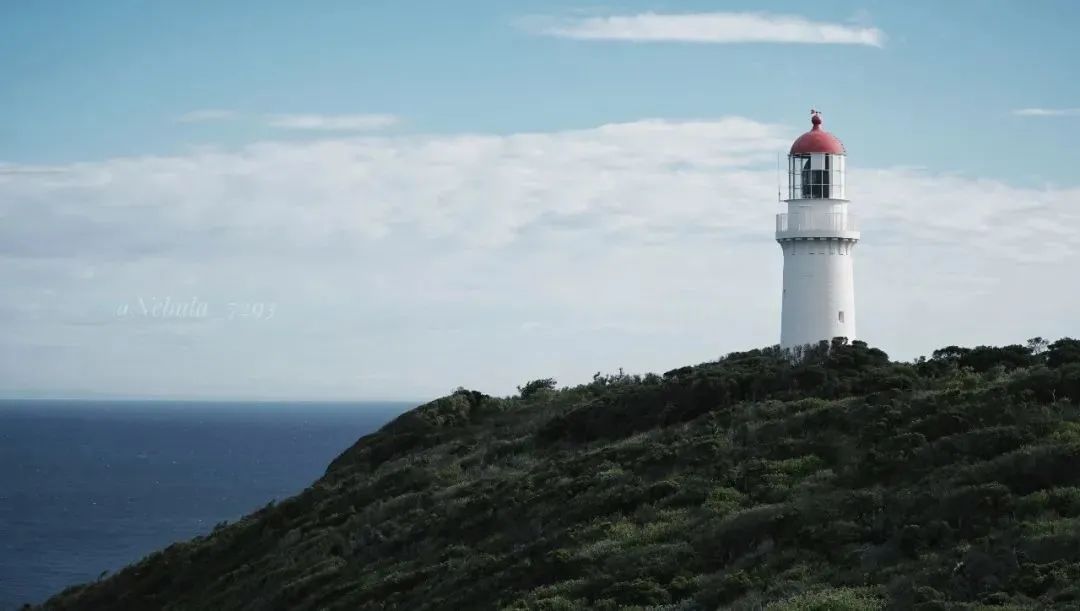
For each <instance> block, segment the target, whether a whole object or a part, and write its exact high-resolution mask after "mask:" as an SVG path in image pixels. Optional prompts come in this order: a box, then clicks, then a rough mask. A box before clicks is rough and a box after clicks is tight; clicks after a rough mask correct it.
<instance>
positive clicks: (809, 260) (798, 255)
mask: <svg viewBox="0 0 1080 611" xmlns="http://www.w3.org/2000/svg"><path fill="white" fill-rule="evenodd" d="M810 123H811V129H810V131H808V132H806V133H805V134H803V135H801V136H799V137H798V138H797V139H796V140H795V142H794V143H793V144H792V145H791V151H790V152H789V153H788V164H787V167H788V172H787V174H788V191H787V199H786V200H784V203H785V204H787V211H786V212H782V213H780V214H777V215H776V241H777V242H779V243H780V249H781V250H782V251H783V255H784V292H783V298H782V300H781V304H782V305H781V314H780V318H781V322H780V347H782V348H795V347H798V346H802V345H804V344H816V343H818V342H819V341H821V340H830V339H832V338H834V337H846V338H848V339H849V340H852V339H855V277H854V273H853V271H854V270H853V268H854V266H853V257H854V254H855V244H856V243H858V241H859V231H858V226H857V224H856V222H855V218H854V217H853V216H852V215H851V214H850V213H849V212H848V200H847V192H846V185H845V179H846V175H845V170H846V165H847V164H846V163H845V159H846V157H847V155H846V152H845V150H844V145H843V144H841V142H840V140H838V139H837V138H836V136H833V135H832V134H830V133H829V132H827V131H825V130H824V129H822V127H821V114H820V113H818V112H817V111H811V112H810Z"/></svg>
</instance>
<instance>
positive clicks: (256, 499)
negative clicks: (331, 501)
mask: <svg viewBox="0 0 1080 611" xmlns="http://www.w3.org/2000/svg"><path fill="white" fill-rule="evenodd" d="M413 405H415V404H414V403H408V404H406V403H349V404H346V403H254V402H251V403H239V402H237V403H231V402H230V403H210V402H171V401H170V402H165V401H0V611H2V610H6V609H17V608H18V607H19V606H21V605H22V604H23V603H27V602H30V603H39V602H42V601H44V600H45V599H46V598H48V597H49V596H51V595H52V594H55V593H57V592H59V591H61V590H63V589H64V588H66V587H67V586H70V585H73V584H76V583H82V582H86V581H92V580H95V579H97V578H98V577H99V576H101V575H102V574H103V573H104V572H105V571H116V570H118V569H120V568H123V567H124V566H126V565H128V564H130V563H132V562H135V561H137V560H139V559H140V558H142V557H144V556H146V555H147V554H149V553H151V552H153V551H155V550H158V549H161V548H163V547H166V546H168V545H169V544H170V543H173V542H175V541H182V540H186V539H190V538H191V537H194V536H196V535H201V534H206V533H209V532H210V531H211V530H212V529H213V528H214V525H215V524H217V523H219V522H222V521H224V520H229V521H233V520H236V519H237V518H240V517H241V516H243V515H245V514H247V513H250V512H251V511H253V510H255V509H258V508H260V507H262V506H264V505H266V504H267V503H268V502H270V501H271V500H281V499H284V498H286V497H289V496H292V495H294V494H296V493H298V492H300V491H302V490H303V489H304V488H305V487H307V486H308V485H309V484H311V483H312V482H314V481H315V480H316V479H318V478H319V477H320V476H321V475H322V474H323V472H324V470H325V469H326V466H327V464H329V462H330V461H331V460H332V459H333V458H334V457H335V456H337V455H338V454H339V453H340V452H341V451H343V450H345V449H346V448H347V447H349V446H350V445H352V443H353V442H355V441H356V439H357V438H359V437H361V436H363V435H365V434H367V433H370V432H373V431H374V430H376V429H378V428H379V427H380V426H382V425H383V424H384V423H386V422H387V421H389V420H390V419H392V418H393V417H394V416H396V415H398V414H400V413H401V412H403V411H405V410H407V409H409V408H411V407H412V406H413Z"/></svg>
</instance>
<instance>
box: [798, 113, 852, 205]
mask: <svg viewBox="0 0 1080 611" xmlns="http://www.w3.org/2000/svg"><path fill="white" fill-rule="evenodd" d="M810 123H811V125H812V127H811V129H810V131H808V132H806V133H805V134H803V135H801V136H799V137H798V138H797V139H796V140H795V142H794V144H792V145H791V151H790V153H789V154H788V199H845V191H844V173H845V161H844V160H845V158H846V155H845V151H844V145H843V144H842V143H841V142H840V140H838V139H837V138H836V136H833V135H832V134H830V133H829V132H827V131H825V130H824V129H822V128H821V114H820V113H818V112H817V111H814V112H812V113H811V117H810Z"/></svg>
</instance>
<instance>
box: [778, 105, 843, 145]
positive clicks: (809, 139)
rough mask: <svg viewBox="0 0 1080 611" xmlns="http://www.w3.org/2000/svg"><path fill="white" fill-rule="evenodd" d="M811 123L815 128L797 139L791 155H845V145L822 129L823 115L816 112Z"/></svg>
mask: <svg viewBox="0 0 1080 611" xmlns="http://www.w3.org/2000/svg"><path fill="white" fill-rule="evenodd" d="M810 122H811V123H812V124H813V125H814V127H813V128H811V129H810V131H808V132H806V133H805V134H803V135H801V136H799V137H798V138H796V139H795V142H794V144H792V145H791V152H790V153H788V154H789V155H805V154H807V153H829V154H832V155H843V154H845V151H844V145H843V144H842V143H841V142H840V141H839V140H837V139H836V136H834V135H832V134H830V133H829V132H827V131H825V130H823V129H821V115H819V114H817V113H816V112H815V113H814V114H813V116H812V117H811V118H810Z"/></svg>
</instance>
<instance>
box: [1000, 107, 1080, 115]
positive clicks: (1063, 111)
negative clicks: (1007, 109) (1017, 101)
mask: <svg viewBox="0 0 1080 611" xmlns="http://www.w3.org/2000/svg"><path fill="white" fill-rule="evenodd" d="M1013 114H1014V115H1018V116H1021V117H1075V116H1080V108H1019V109H1017V110H1014V111H1013Z"/></svg>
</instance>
